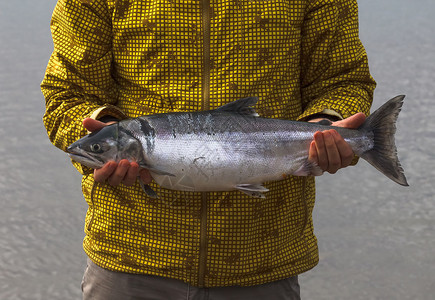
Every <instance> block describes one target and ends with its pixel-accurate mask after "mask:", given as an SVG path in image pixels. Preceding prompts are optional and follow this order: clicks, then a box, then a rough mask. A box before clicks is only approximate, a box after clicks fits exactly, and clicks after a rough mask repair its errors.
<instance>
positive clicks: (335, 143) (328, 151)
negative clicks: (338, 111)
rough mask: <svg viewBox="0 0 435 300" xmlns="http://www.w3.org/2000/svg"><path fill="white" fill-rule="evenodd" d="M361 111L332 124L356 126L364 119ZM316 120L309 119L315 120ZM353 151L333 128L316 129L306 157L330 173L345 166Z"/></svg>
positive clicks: (350, 160) (351, 158)
mask: <svg viewBox="0 0 435 300" xmlns="http://www.w3.org/2000/svg"><path fill="white" fill-rule="evenodd" d="M365 119H366V117H365V115H364V114H363V113H357V114H355V115H353V116H351V117H349V118H346V119H344V120H340V121H336V122H333V123H332V124H331V125H332V126H337V127H344V128H351V129H353V128H358V127H359V126H360V125H362V124H363V123H364V121H365ZM317 121H318V120H317V119H315V120H310V122H317ZM353 157H354V152H353V150H352V148H351V146H350V145H349V144H348V143H347V142H346V141H345V140H344V139H343V138H342V137H341V136H340V134H339V133H338V132H337V131H336V130H334V129H329V130H325V131H318V132H316V133H315V134H314V140H313V141H312V142H311V144H310V151H309V156H308V159H309V160H310V161H314V162H316V163H317V164H318V165H319V167H320V168H321V169H322V170H324V171H326V172H328V173H331V174H334V173H336V172H337V171H338V170H339V169H342V168H345V167H347V166H349V165H350V164H351V163H352V160H353Z"/></svg>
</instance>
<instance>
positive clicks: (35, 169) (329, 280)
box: [0, 0, 435, 300]
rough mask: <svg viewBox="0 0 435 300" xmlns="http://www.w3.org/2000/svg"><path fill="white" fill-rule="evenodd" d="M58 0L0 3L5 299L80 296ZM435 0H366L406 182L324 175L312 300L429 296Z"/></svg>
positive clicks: (375, 66)
mask: <svg viewBox="0 0 435 300" xmlns="http://www.w3.org/2000/svg"><path fill="white" fill-rule="evenodd" d="M55 3H56V1H54V0H40V1H34V0H21V1H1V2H0V105H1V112H2V114H1V118H0V136H1V139H0V155H1V158H2V160H1V162H0V199H1V202H0V203H1V205H2V209H1V210H0V234H1V238H0V299H8V300H9V299H10V300H12V299H64V300H69V299H80V297H81V293H80V281H81V277H82V273H83V269H84V267H85V255H84V253H83V250H82V246H81V242H82V239H83V222H84V216H85V211H86V206H85V202H84V200H83V198H82V195H81V192H80V176H79V175H78V173H77V172H76V171H75V169H74V168H73V167H72V166H71V165H70V163H69V159H68V158H67V157H66V155H65V154H63V153H62V152H61V151H59V150H57V149H56V148H54V147H53V146H51V144H50V143H49V141H48V138H47V136H46V134H45V130H44V128H43V125H42V121H41V118H42V115H43V112H44V99H43V97H42V95H41V93H40V89H39V83H40V81H41V80H42V76H43V73H44V70H45V66H46V64H47V61H48V58H49V55H50V53H51V51H52V42H51V37H50V32H49V23H50V15H51V12H52V10H53V8H54V5H55ZM434 13H435V2H434V1H431V0H415V1H409V0H363V1H360V24H361V25H360V30H361V38H362V40H363V42H364V44H365V46H366V49H367V52H368V54H369V59H370V65H371V71H372V73H373V76H374V77H375V78H376V80H377V82H378V88H377V90H376V94H375V99H376V100H375V103H374V107H378V106H379V105H380V104H381V103H383V102H384V101H386V100H387V99H389V98H391V97H392V96H395V95H397V94H406V95H407V98H406V100H405V101H406V102H405V105H404V108H403V111H402V113H401V115H400V118H399V123H398V133H397V144H398V149H399V156H400V158H401V161H402V165H403V167H404V169H405V171H406V174H407V177H408V181H409V183H410V185H411V186H410V187H408V188H404V187H401V186H398V185H396V184H394V183H393V182H391V181H389V180H388V179H387V178H385V177H383V176H382V175H381V174H379V173H378V172H377V171H376V170H375V169H373V168H372V167H371V166H368V164H366V163H365V162H361V163H360V164H359V165H358V166H357V167H355V168H349V169H346V170H342V171H341V172H339V173H338V174H336V175H334V176H332V175H325V176H322V177H321V178H319V179H318V189H317V193H318V200H317V204H316V208H315V216H314V217H315V227H316V233H317V237H318V240H319V247H320V257H321V260H320V263H319V265H318V266H317V267H316V268H315V269H314V270H312V271H310V272H308V273H306V274H304V275H302V276H301V279H300V281H301V286H302V295H303V298H304V299H343V300H346V299H428V300H429V299H433V295H434V294H435V279H434V278H435V255H434V249H435V196H434V194H435V184H434V183H435V181H434V177H435V154H434V150H433V149H435V124H434V121H433V114H434V111H435V92H434V91H435V38H434V37H435V35H434V29H435V21H434V19H433V15H434Z"/></svg>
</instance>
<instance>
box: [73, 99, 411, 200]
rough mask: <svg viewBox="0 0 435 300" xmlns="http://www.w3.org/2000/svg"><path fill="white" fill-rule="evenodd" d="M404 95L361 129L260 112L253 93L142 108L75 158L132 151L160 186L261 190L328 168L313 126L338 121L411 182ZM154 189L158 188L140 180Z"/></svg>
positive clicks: (90, 139) (102, 159) (359, 150)
mask: <svg viewBox="0 0 435 300" xmlns="http://www.w3.org/2000/svg"><path fill="white" fill-rule="evenodd" d="M404 97H405V96H397V97H395V98H393V99H391V100H389V101H387V102H386V103H385V104H384V105H382V106H381V107H380V108H379V109H377V110H376V111H375V112H374V113H372V114H371V115H370V116H369V117H368V118H367V119H366V120H365V122H364V123H363V125H362V126H360V127H359V128H358V129H347V128H341V127H334V126H331V125H329V124H321V123H320V124H319V123H307V122H298V121H289V120H281V119H270V118H262V117H259V116H258V114H257V113H256V112H255V109H254V106H255V104H256V103H257V100H258V99H257V98H256V97H249V98H244V99H239V100H237V101H234V102H231V103H228V104H226V105H224V106H221V107H219V108H217V109H215V110H209V111H200V112H174V113H162V114H155V115H148V116H142V117H138V118H135V119H128V120H123V121H120V122H118V123H115V124H112V125H108V126H106V127H104V128H102V129H101V130H99V131H97V132H93V133H91V134H89V135H87V136H85V137H83V138H81V139H79V140H78V141H76V142H74V143H73V144H71V145H70V147H69V148H68V149H67V152H68V153H69V156H70V157H71V159H73V160H75V161H77V162H79V163H82V164H84V165H86V166H88V167H90V168H101V167H102V166H103V165H104V164H105V163H106V162H108V161H110V160H113V161H120V160H121V159H128V160H129V161H135V162H137V163H138V164H139V166H140V167H142V168H146V169H149V170H150V172H151V175H152V177H153V179H154V180H155V181H156V182H157V183H158V184H159V185H160V186H162V187H164V188H167V189H173V190H181V191H195V192H211V191H230V190H240V191H241V192H244V193H246V194H248V195H250V196H254V197H264V195H263V193H264V192H267V191H268V189H267V188H265V187H264V186H263V183H264V182H266V181H275V180H281V179H283V177H285V176H287V175H295V176H313V175H321V174H322V173H323V171H322V170H321V169H320V167H319V166H318V165H316V164H315V163H313V162H311V161H309V160H308V151H309V145H310V143H311V141H312V140H313V135H314V133H315V132H316V131H323V130H327V129H331V128H333V129H335V130H337V132H338V133H339V134H340V135H341V136H342V137H343V138H344V140H345V141H346V142H347V143H349V145H350V146H351V147H352V149H353V151H354V153H355V154H356V155H358V156H359V157H361V158H363V159H365V160H366V161H368V162H369V163H370V164H372V165H373V166H374V167H375V168H377V169H378V170H379V171H380V172H382V173H383V174H384V175H386V176H387V177H388V178H390V179H392V180H393V181H395V182H396V183H398V184H401V185H404V186H407V185H408V183H407V181H406V178H405V175H404V172H403V169H402V167H401V165H400V162H399V159H398V157H397V150H396V146H395V139H394V134H395V132H396V125H395V123H396V120H397V118H398V115H399V112H400V110H401V107H402V104H403V99H404ZM142 187H143V188H144V190H145V192H146V193H147V194H148V195H149V196H153V197H156V196H157V195H156V194H155V193H154V191H152V190H151V188H150V187H148V186H144V185H143V184H142Z"/></svg>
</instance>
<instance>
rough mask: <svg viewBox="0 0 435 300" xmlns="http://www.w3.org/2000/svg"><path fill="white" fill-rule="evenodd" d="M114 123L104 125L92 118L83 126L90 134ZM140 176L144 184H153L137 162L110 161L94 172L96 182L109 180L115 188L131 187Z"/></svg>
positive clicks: (86, 120)
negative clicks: (120, 186)
mask: <svg viewBox="0 0 435 300" xmlns="http://www.w3.org/2000/svg"><path fill="white" fill-rule="evenodd" d="M113 123H115V122H108V123H103V122H101V121H97V120H94V119H91V118H86V119H84V120H83V126H84V127H85V128H86V129H87V130H89V131H90V132H93V131H96V130H99V129H101V128H103V127H104V126H107V125H110V124H113ZM138 176H139V177H140V179H141V180H142V182H143V183H144V184H149V183H150V182H151V179H152V178H151V175H150V173H149V171H148V170H147V169H141V168H139V165H138V164H137V163H136V162H129V161H128V160H126V159H123V160H121V161H120V162H119V163H116V162H114V161H109V162H107V163H106V164H105V165H104V166H103V167H102V168H101V169H95V170H94V179H95V181H97V182H100V183H103V182H105V181H106V180H107V182H108V183H109V184H110V185H113V186H117V185H119V184H120V183H123V184H125V185H127V186H131V185H133V184H134V183H135V182H136V179H137V177H138Z"/></svg>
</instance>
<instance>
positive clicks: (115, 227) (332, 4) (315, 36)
mask: <svg viewBox="0 0 435 300" xmlns="http://www.w3.org/2000/svg"><path fill="white" fill-rule="evenodd" d="M51 29H52V35H53V40H54V52H53V54H52V56H51V59H50V61H49V64H48V67H47V71H46V74H45V78H44V80H43V82H42V91H43V93H44V96H45V98H46V113H45V115H44V123H45V126H46V128H47V132H48V135H49V138H50V140H51V141H52V142H53V144H54V145H55V146H57V147H59V148H60V149H62V150H65V149H66V147H67V146H68V145H69V144H71V143H72V142H74V141H75V140H77V139H78V138H80V137H82V136H84V135H85V134H86V130H85V129H84V128H83V126H82V120H83V119H84V118H85V117H93V118H101V117H103V116H105V115H111V116H115V117H118V118H127V117H128V118H131V117H137V116H140V115H145V114H153V113H160V112H170V111H197V110H205V109H213V108H216V107H218V106H221V105H223V104H225V103H228V102H230V101H233V100H236V99H239V98H242V97H246V96H258V97H259V98H260V102H259V103H258V105H257V111H258V112H259V113H260V115H262V116H266V117H271V118H282V119H298V120H304V119H305V118H307V117H309V116H312V115H314V114H317V113H326V114H333V115H336V116H338V117H343V118H346V117H348V116H350V115H352V114H354V113H356V112H359V111H362V112H365V113H366V114H367V113H368V112H369V108H370V105H371V99H372V93H373V89H374V87H375V83H374V81H373V79H372V78H371V76H370V74H369V71H368V66H367V58H366V53H365V51H364V48H363V46H362V45H361V43H360V41H359V38H358V17H357V4H356V1H355V0H310V1H309V0H292V1H273V0H271V1H263V0H261V1H243V0H237V1H229V0H224V1H215V0H205V1H184V0H168V1H152V0H150V1H132V0H130V1H128V0H116V1H115V0H59V1H58V3H57V6H56V8H55V10H54V13H53V18H52V22H51ZM74 165H75V167H76V168H77V169H78V170H79V171H80V172H81V173H82V174H83V181H82V187H83V194H84V197H85V199H86V201H87V203H88V204H89V209H88V212H87V215H86V224H85V232H86V237H85V239H84V249H85V251H86V253H87V254H88V255H89V257H90V258H91V259H92V260H93V261H94V262H95V263H96V264H98V265H100V266H101V267H104V268H106V269H110V270H116V271H122V272H131V273H143V274H153V275H159V276H166V277H172V278H176V279H180V280H184V281H186V282H189V283H190V284H192V285H195V286H205V287H212V286H228V285H241V286H243V285H255V284H261V283H265V282H268V281H273V280H278V279H282V278H286V277H289V276H292V275H295V274H300V273H302V272H304V271H306V270H308V269H311V268H312V267H314V266H315V265H316V264H317V262H318V250H317V243H316V238H315V236H314V234H313V224H312V217H311V213H312V210H313V206H314V194H315V191H314V179H313V178H302V177H290V178H287V179H285V180H282V181H278V182H271V183H266V187H267V188H269V189H270V192H268V193H267V195H266V196H267V198H266V199H255V198H251V197H248V196H246V195H244V194H242V193H240V192H237V191H236V192H227V193H191V192H177V191H169V190H164V189H160V188H159V187H158V186H156V185H152V188H153V189H154V190H155V191H156V192H157V193H158V194H159V195H160V199H150V198H148V197H147V196H146V195H145V194H144V193H143V192H142V190H141V188H140V186H139V184H136V185H135V186H133V187H126V186H124V185H120V186H118V187H112V186H109V185H107V184H98V183H95V182H94V180H93V175H92V170H90V169H88V168H86V167H84V166H82V165H79V164H77V163H74Z"/></svg>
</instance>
